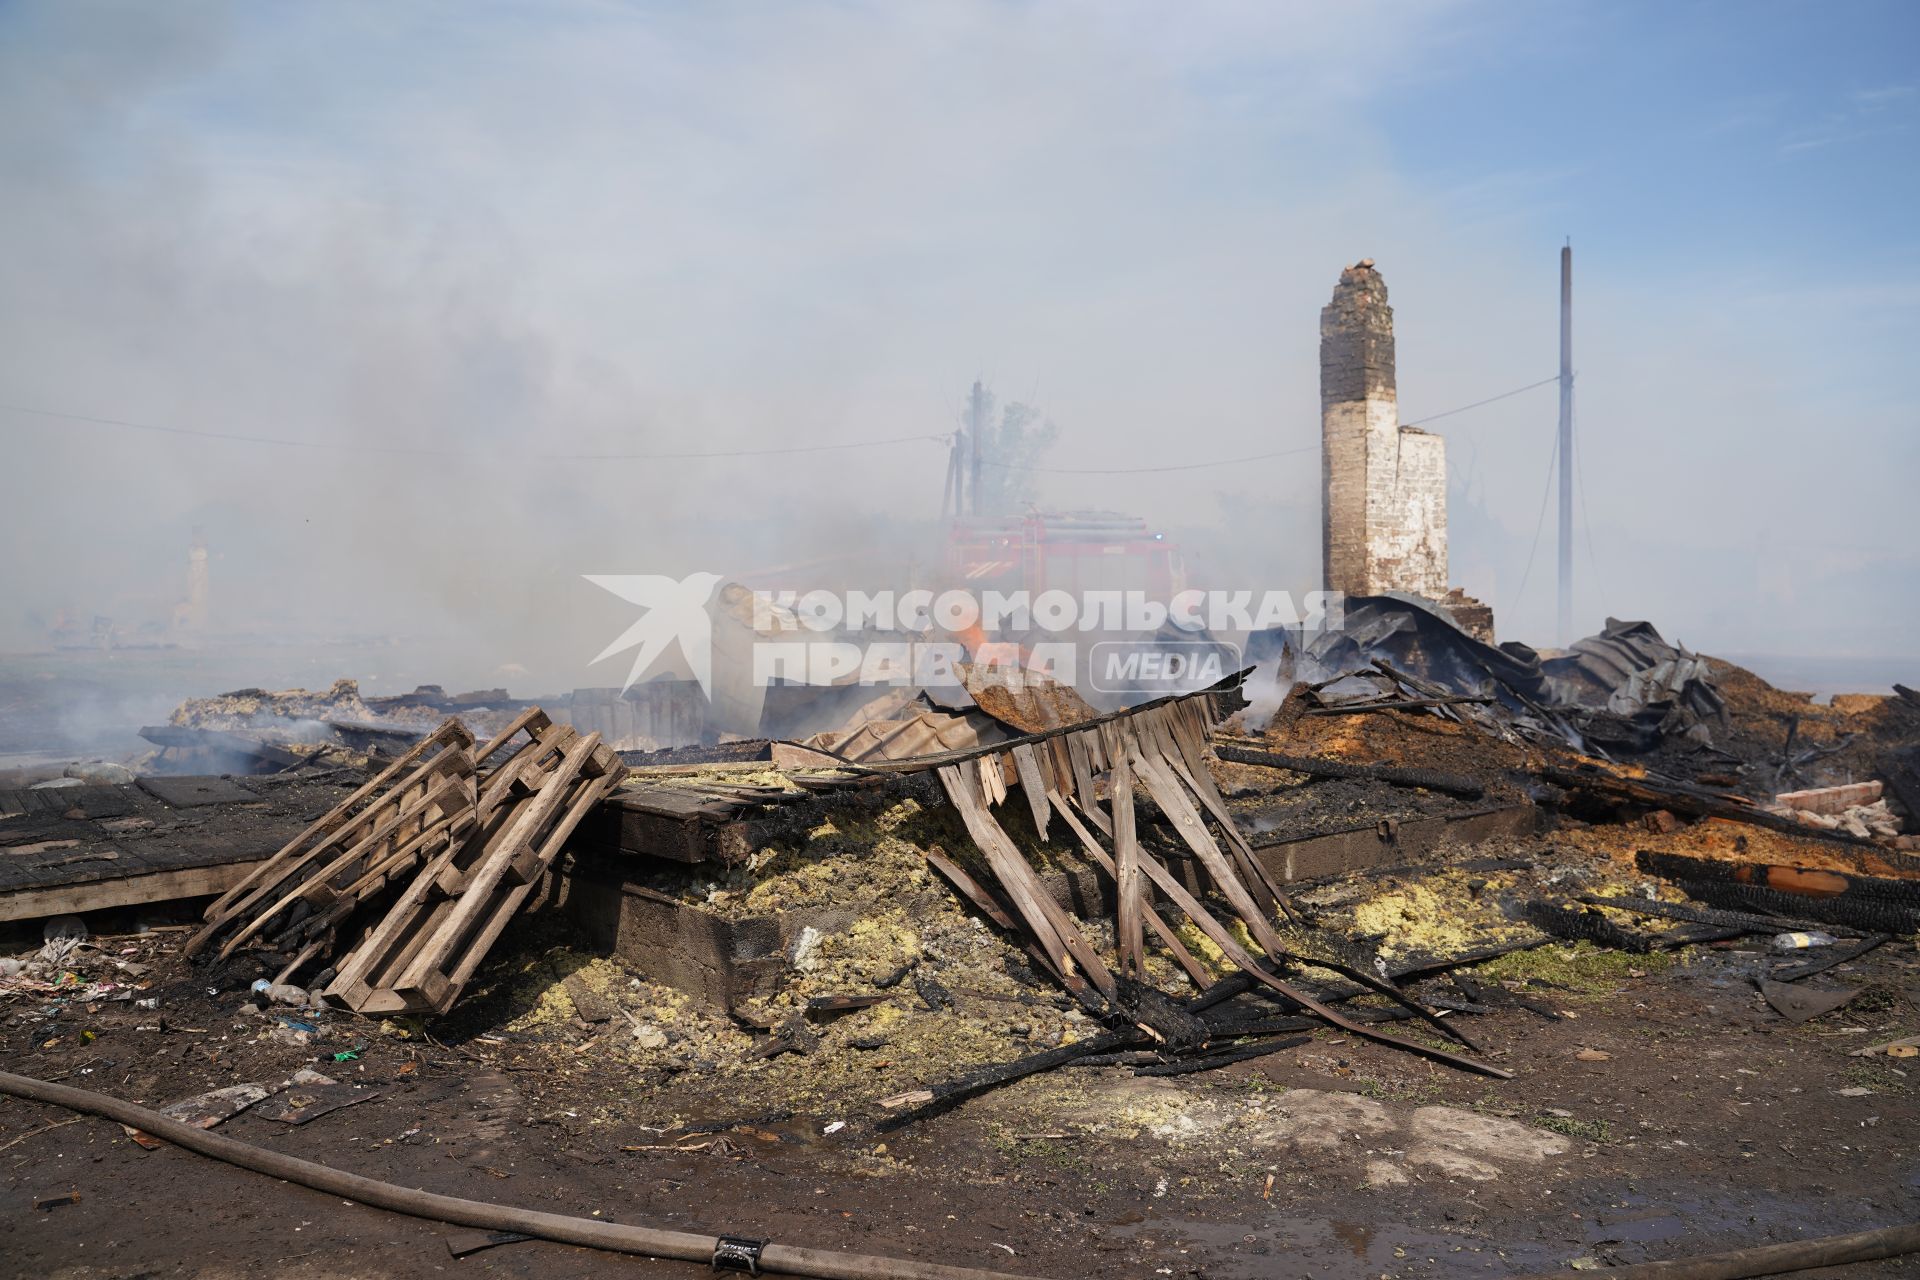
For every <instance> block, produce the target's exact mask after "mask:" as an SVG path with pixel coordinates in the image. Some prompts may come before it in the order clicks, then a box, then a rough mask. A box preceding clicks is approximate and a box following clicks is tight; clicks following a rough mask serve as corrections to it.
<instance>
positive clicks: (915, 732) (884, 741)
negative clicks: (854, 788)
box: [800, 711, 1011, 762]
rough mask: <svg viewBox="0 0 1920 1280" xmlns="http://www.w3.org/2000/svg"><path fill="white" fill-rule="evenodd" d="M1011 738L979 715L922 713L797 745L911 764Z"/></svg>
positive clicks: (858, 758) (822, 735)
mask: <svg viewBox="0 0 1920 1280" xmlns="http://www.w3.org/2000/svg"><path fill="white" fill-rule="evenodd" d="M1010 736H1011V735H1010V734H1008V733H1007V731H1006V730H1005V729H1002V728H1001V727H1000V726H999V725H998V724H996V723H995V722H994V721H993V720H991V719H989V718H988V717H986V716H983V715H980V714H978V713H969V714H967V715H964V716H950V715H945V714H943V713H941V712H938V711H923V712H921V713H920V714H919V715H917V716H913V717H912V718H910V719H906V720H868V721H866V722H864V723H862V724H860V725H858V726H857V727H855V728H852V729H841V730H835V731H834V732H832V733H817V734H815V735H814V736H813V737H811V738H808V739H806V740H805V741H804V742H802V743H801V744H800V745H802V746H806V747H812V748H813V749H815V750H816V751H825V752H829V753H830V754H833V755H836V756H839V757H840V758H841V759H843V760H852V761H855V762H858V761H863V760H911V759H914V758H915V757H918V756H928V755H938V754H939V753H941V752H943V751H962V750H966V749H967V748H970V747H979V746H985V745H988V744H991V743H994V742H1002V741H1005V740H1006V739H1007V738H1008V737H1010Z"/></svg>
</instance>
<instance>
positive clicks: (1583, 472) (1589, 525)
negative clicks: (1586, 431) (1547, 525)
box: [1573, 411, 1613, 616]
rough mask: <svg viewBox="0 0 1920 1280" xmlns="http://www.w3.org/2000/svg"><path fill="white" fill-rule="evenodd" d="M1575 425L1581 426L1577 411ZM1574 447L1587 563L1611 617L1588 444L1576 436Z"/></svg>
mask: <svg viewBox="0 0 1920 1280" xmlns="http://www.w3.org/2000/svg"><path fill="white" fill-rule="evenodd" d="M1574 425H1575V426H1578V425H1579V418H1578V413H1577V411H1576V415H1575V420H1574ZM1574 439H1575V443H1574V447H1573V460H1574V468H1573V477H1574V483H1575V484H1577V485H1579V486H1580V525H1581V527H1582V528H1583V529H1585V530H1586V533H1587V563H1588V564H1590V565H1592V566H1593V585H1594V586H1595V587H1597V588H1598V589H1599V595H1600V603H1602V604H1603V605H1605V606H1606V607H1607V613H1608V615H1609V616H1611V615H1612V613H1613V601H1612V600H1611V599H1610V598H1609V597H1608V592H1607V584H1606V583H1605V582H1604V581H1603V580H1602V579H1601V577H1600V557H1599V556H1598V555H1596V554H1595V553H1594V550H1593V517H1592V515H1591V514H1590V513H1591V511H1592V504H1591V503H1589V502H1588V501H1587V469H1586V467H1585V466H1584V465H1583V459H1584V458H1585V457H1586V448H1587V446H1586V443H1585V442H1584V440H1583V439H1582V438H1581V437H1580V436H1579V435H1578V434H1576V435H1575V437H1574Z"/></svg>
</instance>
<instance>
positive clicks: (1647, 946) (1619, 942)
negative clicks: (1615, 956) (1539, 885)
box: [1520, 898, 1653, 955]
mask: <svg viewBox="0 0 1920 1280" xmlns="http://www.w3.org/2000/svg"><path fill="white" fill-rule="evenodd" d="M1520 914H1521V916H1522V917H1523V918H1524V919H1525V920H1526V922H1527V923H1528V924H1530V925H1532V926H1533V927H1534V928H1536V929H1538V930H1540V931H1541V932H1542V933H1550V934H1552V935H1553V936H1554V937H1556V938H1561V939H1564V940H1565V941H1568V942H1591V943H1593V944H1594V945H1595V946H1601V947H1612V948H1613V949H1614V950H1616V951H1631V952H1633V953H1635V954H1637V955H1645V954H1647V953H1648V952H1650V951H1652V950H1653V940H1652V939H1651V938H1649V937H1647V936H1646V935H1645V934H1640V933H1632V932H1629V931H1628V930H1626V929H1622V928H1621V927H1620V926H1619V925H1617V924H1615V923H1614V922H1613V921H1611V920H1609V919H1607V918H1606V916H1604V915H1602V914H1601V913H1600V912H1598V911H1596V910H1594V909H1593V908H1592V907H1587V908H1585V909H1584V910H1578V911H1576V910H1574V909H1573V908H1572V907H1564V906H1561V905H1560V904H1559V903H1557V902H1548V901H1547V900H1546V899H1544V898H1535V899H1532V900H1531V901H1529V902H1524V903H1522V904H1521V906H1520Z"/></svg>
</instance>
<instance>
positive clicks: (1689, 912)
mask: <svg viewBox="0 0 1920 1280" xmlns="http://www.w3.org/2000/svg"><path fill="white" fill-rule="evenodd" d="M1580 901H1581V902H1584V903H1586V904H1587V905H1588V906H1593V907H1608V908H1611V909H1612V910H1614V911H1629V912H1632V913H1633V914H1634V915H1640V916H1659V917H1661V918H1662V919H1665V920H1684V921H1686V922H1688V923H1689V924H1700V925H1712V926H1715V927H1717V928H1721V929H1738V930H1739V931H1740V932H1742V933H1779V932H1781V931H1783V930H1786V929H1830V928H1832V927H1833V926H1832V925H1830V924H1829V923H1827V922H1826V921H1824V920H1803V919H1800V918H1798V917H1792V916H1761V915H1753V914H1751V913H1748V912H1744V911H1723V910H1720V909H1718V908H1716V907H1696V906H1693V905H1692V904H1690V903H1685V902H1656V901H1654V900H1653V899H1651V898H1600V897H1594V896H1591V895H1587V896H1583V897H1581V899H1580Z"/></svg>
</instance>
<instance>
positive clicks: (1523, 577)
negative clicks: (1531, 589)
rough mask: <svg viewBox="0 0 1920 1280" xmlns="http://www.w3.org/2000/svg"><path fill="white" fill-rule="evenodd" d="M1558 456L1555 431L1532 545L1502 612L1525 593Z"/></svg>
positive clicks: (1538, 545)
mask: <svg viewBox="0 0 1920 1280" xmlns="http://www.w3.org/2000/svg"><path fill="white" fill-rule="evenodd" d="M1554 381H1556V382H1557V381H1559V379H1557V378H1556V379H1554ZM1559 458H1560V437H1559V435H1558V434H1557V433H1556V434H1555V435H1554V437H1553V450H1552V451H1551V452H1550V453H1548V454H1547V487H1546V488H1545V489H1543V490H1542V491H1541V493H1540V514H1539V516H1538V517H1536V518H1535V520H1534V522H1533V545H1532V546H1530V547H1528V548H1527V567H1526V568H1525V569H1523V570H1521V571H1520V585H1519V587H1518V588H1517V589H1515V591H1514V593H1513V599H1512V600H1511V601H1509V602H1508V603H1507V605H1506V607H1505V608H1504V609H1502V610H1501V612H1502V613H1507V612H1510V611H1512V610H1514V609H1517V608H1519V607H1520V598H1521V597H1522V596H1524V595H1526V594H1527V578H1528V577H1529V576H1531V575H1532V573H1533V553H1534V552H1536V551H1538V550H1539V549H1540V530H1541V529H1543V528H1544V527H1546V523H1547V499H1549V498H1551V497H1552V496H1553V464H1554V463H1555V462H1557V461H1559Z"/></svg>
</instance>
